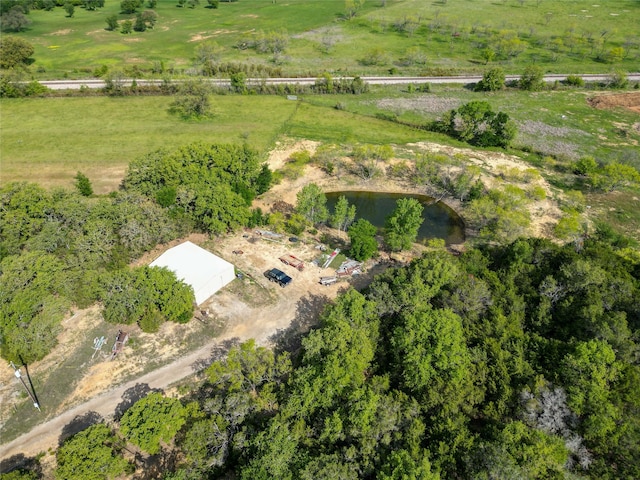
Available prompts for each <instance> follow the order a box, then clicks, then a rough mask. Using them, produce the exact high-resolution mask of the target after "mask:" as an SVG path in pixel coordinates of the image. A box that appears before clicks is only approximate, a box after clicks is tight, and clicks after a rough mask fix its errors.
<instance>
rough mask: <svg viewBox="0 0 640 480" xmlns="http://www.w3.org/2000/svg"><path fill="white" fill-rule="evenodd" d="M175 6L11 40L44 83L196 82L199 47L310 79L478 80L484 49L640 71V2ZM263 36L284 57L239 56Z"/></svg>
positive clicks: (50, 15) (566, 67)
mask: <svg viewBox="0 0 640 480" xmlns="http://www.w3.org/2000/svg"><path fill="white" fill-rule="evenodd" d="M176 3H177V2H175V1H172V0H159V1H158V5H157V7H156V8H155V11H156V13H157V14H158V19H157V23H156V24H155V27H154V28H153V29H152V30H147V31H145V32H133V33H131V34H128V35H125V34H121V33H120V32H117V31H107V30H105V27H106V18H107V17H108V16H110V15H114V14H117V15H118V18H119V21H120V22H123V21H125V20H127V19H134V18H135V15H133V14H129V15H125V14H121V13H120V12H119V11H120V8H119V2H117V1H114V2H107V3H106V5H105V7H104V8H101V9H98V10H96V11H86V10H84V9H82V8H80V7H77V8H76V9H75V14H74V17H73V18H66V17H65V13H64V11H63V9H62V8H60V7H58V8H55V9H54V10H53V11H50V12H46V11H39V10H33V11H31V13H30V14H29V18H30V20H32V24H31V25H30V26H29V28H28V29H27V30H26V31H24V32H21V33H19V34H18V35H19V36H21V37H23V38H25V39H27V40H29V41H30V42H32V43H33V44H34V46H35V54H34V58H35V59H36V63H35V64H34V65H33V66H32V67H31V71H32V73H33V74H34V75H36V76H37V77H38V78H41V79H42V78H61V77H63V76H68V77H70V78H86V77H90V76H91V75H92V74H93V72H94V70H95V69H96V68H99V67H101V66H102V65H106V66H108V67H109V68H111V69H128V70H129V71H130V72H134V73H136V72H137V73H138V74H140V75H141V74H143V72H147V73H149V72H150V71H151V70H152V69H153V68H154V64H155V65H156V70H157V65H158V64H159V62H164V66H165V68H166V70H167V72H172V74H174V75H178V74H183V73H188V72H191V73H193V72H197V70H198V69H197V68H195V69H193V66H194V59H195V57H196V48H197V47H198V45H200V44H202V43H205V42H209V43H211V42H215V43H217V44H218V45H219V46H220V47H221V48H220V52H219V54H218V61H220V62H242V63H252V64H263V65H267V66H271V67H279V68H281V69H282V70H283V71H284V72H287V73H289V74H311V75H316V74H318V73H320V72H323V71H329V72H333V73H335V74H365V73H369V74H387V73H388V72H389V69H391V68H393V69H395V70H397V71H398V72H400V73H403V74H420V73H429V72H431V73H434V72H439V71H446V72H462V71H467V72H469V71H481V70H482V69H483V68H484V65H485V63H486V59H485V58H483V56H482V51H483V50H485V49H487V48H488V49H491V50H493V51H494V53H495V56H494V58H493V59H492V61H491V63H492V64H500V65H503V66H504V67H505V68H506V69H507V70H509V71H513V73H517V72H519V71H521V70H522V68H523V67H524V66H525V65H528V64H530V63H537V64H540V65H543V66H544V67H545V69H546V70H548V71H553V72H560V71H562V72H566V73H571V72H609V71H611V70H612V69H614V68H620V69H623V70H636V69H637V65H638V59H639V58H640V34H639V32H638V29H637V25H639V24H640V5H639V4H638V2H636V1H631V0H608V1H607V2H602V4H594V3H593V1H592V0H574V1H571V2H568V1H563V2H558V1H553V0H524V1H522V0H520V1H519V0H503V1H494V2H489V1H484V0H482V1H480V0H476V1H468V0H449V1H447V2H443V1H424V0H386V1H384V2H383V1H381V0H368V1H366V2H365V3H364V6H363V7H362V9H361V10H360V11H358V12H357V15H356V16H355V17H354V18H352V19H350V20H347V19H346V18H345V2H344V1H343V0H288V1H286V2H284V1H282V0H278V1H275V2H272V1H267V0H242V1H238V2H233V3H225V2H221V3H220V7H219V8H218V9H210V8H206V6H207V3H206V2H204V1H202V2H200V5H198V6H196V7H195V8H178V7H177V4H176ZM383 3H384V4H385V6H384V7H382V4H383ZM144 8H145V7H143V9H144ZM270 32H278V33H281V34H283V36H284V38H285V39H286V42H285V43H286V46H285V48H284V50H283V51H281V52H278V53H276V54H274V53H273V52H268V51H267V52H265V53H258V52H257V51H256V50H255V49H253V48H246V47H251V44H252V43H253V42H255V40H256V39H257V38H258V37H259V36H260V34H261V33H265V34H269V33H270ZM239 45H243V47H242V48H238V46H239Z"/></svg>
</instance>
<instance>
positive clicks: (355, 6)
mask: <svg viewBox="0 0 640 480" xmlns="http://www.w3.org/2000/svg"><path fill="white" fill-rule="evenodd" d="M363 6H364V0H344V8H345V16H346V17H347V19H349V20H350V19H352V18H353V17H355V16H356V15H357V14H358V11H359V10H360V9H361V8H362V7H363Z"/></svg>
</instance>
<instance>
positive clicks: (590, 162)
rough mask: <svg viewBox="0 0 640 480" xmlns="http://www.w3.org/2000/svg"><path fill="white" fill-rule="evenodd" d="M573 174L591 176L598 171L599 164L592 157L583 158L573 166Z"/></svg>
mask: <svg viewBox="0 0 640 480" xmlns="http://www.w3.org/2000/svg"><path fill="white" fill-rule="evenodd" d="M572 167H573V173H575V174H576V175H590V174H592V173H594V172H596V171H597V170H598V162H596V159H595V158H593V157H592V156H590V155H586V156H584V157H581V158H580V159H579V160H578V161H577V162H575V163H574V164H573V166H572Z"/></svg>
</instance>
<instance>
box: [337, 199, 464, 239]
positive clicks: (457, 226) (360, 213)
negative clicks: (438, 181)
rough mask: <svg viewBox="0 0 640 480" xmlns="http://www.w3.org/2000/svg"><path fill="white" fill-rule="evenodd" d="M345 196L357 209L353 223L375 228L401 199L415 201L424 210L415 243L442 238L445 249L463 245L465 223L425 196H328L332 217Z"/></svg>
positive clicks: (450, 210)
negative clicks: (358, 220) (448, 246)
mask: <svg viewBox="0 0 640 480" xmlns="http://www.w3.org/2000/svg"><path fill="white" fill-rule="evenodd" d="M343 195H344V196H345V197H346V198H347V200H348V201H349V205H355V206H356V220H357V219H359V218H364V219H365V220H369V221H370V222H371V223H372V224H374V225H375V226H376V227H378V228H382V227H384V223H385V220H386V218H387V217H388V216H389V215H391V212H393V210H394V209H395V208H396V202H397V201H398V199H400V198H415V199H417V200H418V201H419V202H420V203H421V204H422V205H423V206H424V210H423V212H422V217H423V218H424V222H423V223H422V226H421V227H420V230H419V231H418V242H421V243H424V242H426V241H427V240H430V239H432V238H442V239H444V241H445V243H446V244H447V245H451V244H453V243H462V242H464V240H465V237H464V222H463V221H462V219H461V218H460V216H458V214H457V213H456V212H455V211H454V210H453V209H451V208H449V207H448V206H446V205H445V204H443V203H442V202H437V203H435V202H434V199H433V198H431V197H427V196H426V195H413V194H406V193H381V192H330V193H327V194H326V196H327V207H328V208H329V212H330V213H333V209H334V207H335V204H336V202H337V201H338V198H340V197H341V196H343Z"/></svg>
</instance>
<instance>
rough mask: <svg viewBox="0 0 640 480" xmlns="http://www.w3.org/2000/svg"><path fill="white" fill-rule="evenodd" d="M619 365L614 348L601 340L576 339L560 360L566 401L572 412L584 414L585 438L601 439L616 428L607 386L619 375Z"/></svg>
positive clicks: (616, 418)
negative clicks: (575, 343) (576, 341)
mask: <svg viewBox="0 0 640 480" xmlns="http://www.w3.org/2000/svg"><path fill="white" fill-rule="evenodd" d="M620 367H621V365H620V362H618V361H616V354H615V352H614V351H613V349H612V348H611V346H610V345H609V344H608V343H607V342H606V341H603V340H589V341H588V342H581V343H579V344H578V345H577V346H576V348H575V351H574V352H572V353H570V354H567V355H566V356H565V358H564V359H563V361H562V366H561V374H562V377H563V379H564V381H565V385H566V386H567V394H568V402H567V404H568V406H569V408H571V410H572V411H573V412H574V413H576V414H577V415H579V416H583V417H585V422H584V425H583V429H584V437H585V439H586V440H596V439H600V440H602V439H605V438H606V436H607V435H610V434H612V433H613V432H614V430H615V429H616V428H617V426H616V425H617V421H618V420H619V419H620V411H619V409H618V408H616V407H615V406H614V405H613V400H614V399H613V398H611V396H610V390H611V385H612V384H613V382H615V381H616V379H617V378H618V377H619V375H620Z"/></svg>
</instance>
